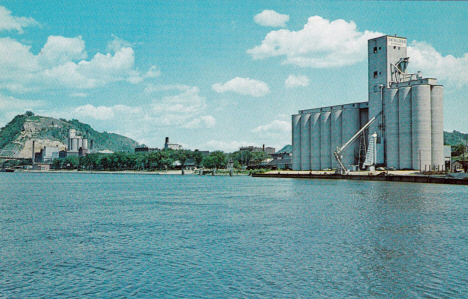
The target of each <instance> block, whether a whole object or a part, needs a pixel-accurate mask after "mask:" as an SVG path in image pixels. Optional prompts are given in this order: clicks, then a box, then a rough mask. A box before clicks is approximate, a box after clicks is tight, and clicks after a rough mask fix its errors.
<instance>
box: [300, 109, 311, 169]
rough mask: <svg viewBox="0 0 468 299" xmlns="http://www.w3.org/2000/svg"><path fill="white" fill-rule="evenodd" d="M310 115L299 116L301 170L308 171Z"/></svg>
mask: <svg viewBox="0 0 468 299" xmlns="http://www.w3.org/2000/svg"><path fill="white" fill-rule="evenodd" d="M310 154H311V152H310V113H307V114H302V116H301V170H309V169H310Z"/></svg>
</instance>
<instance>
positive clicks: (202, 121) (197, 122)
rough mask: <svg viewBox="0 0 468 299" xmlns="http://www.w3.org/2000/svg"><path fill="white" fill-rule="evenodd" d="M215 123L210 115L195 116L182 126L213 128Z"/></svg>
mask: <svg viewBox="0 0 468 299" xmlns="http://www.w3.org/2000/svg"><path fill="white" fill-rule="evenodd" d="M215 125H216V119H215V118H214V117H213V116H211V115H206V116H202V117H200V118H195V119H194V120H192V121H191V122H189V123H187V124H186V125H184V126H183V127H184V128H186V129H198V128H213V127H214V126H215Z"/></svg>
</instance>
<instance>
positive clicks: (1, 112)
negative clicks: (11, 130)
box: [0, 94, 45, 127]
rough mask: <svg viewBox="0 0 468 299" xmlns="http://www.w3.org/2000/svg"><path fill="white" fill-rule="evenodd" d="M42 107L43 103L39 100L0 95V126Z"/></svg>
mask: <svg viewBox="0 0 468 299" xmlns="http://www.w3.org/2000/svg"><path fill="white" fill-rule="evenodd" d="M44 105H45V102H44V101H41V100H35V101H33V100H25V99H18V98H14V97H12V96H6V95H3V94H0V124H6V123H8V122H10V121H11V120H12V119H13V117H15V116H16V115H18V114H23V113H25V112H26V111H33V110H34V109H36V108H38V107H41V106H44ZM2 126H3V125H0V127H2Z"/></svg>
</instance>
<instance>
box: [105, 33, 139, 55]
mask: <svg viewBox="0 0 468 299" xmlns="http://www.w3.org/2000/svg"><path fill="white" fill-rule="evenodd" d="M112 37H113V38H114V39H113V40H112V41H110V42H109V43H108V44H107V51H108V52H113V53H115V52H118V51H119V50H120V49H122V48H132V47H133V46H135V45H134V43H131V42H129V41H126V40H124V39H121V38H120V37H118V36H116V35H114V34H112Z"/></svg>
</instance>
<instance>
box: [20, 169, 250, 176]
mask: <svg viewBox="0 0 468 299" xmlns="http://www.w3.org/2000/svg"><path fill="white" fill-rule="evenodd" d="M15 172H27V173H76V174H135V175H182V171H181V170H167V171H164V170H161V171H144V170H122V171H95V170H92V171H91V170H80V171H78V170H46V171H43V170H42V171H41V170H16V171H15ZM184 175H200V174H199V172H198V170H185V171H184ZM204 175H210V176H211V175H212V174H211V171H207V170H205V174H204ZM228 175H229V172H225V171H218V172H217V173H216V174H215V176H228ZM247 175H249V173H246V172H245V173H244V172H241V173H236V172H234V173H233V176H247Z"/></svg>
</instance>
